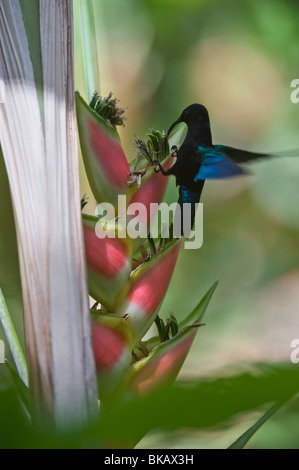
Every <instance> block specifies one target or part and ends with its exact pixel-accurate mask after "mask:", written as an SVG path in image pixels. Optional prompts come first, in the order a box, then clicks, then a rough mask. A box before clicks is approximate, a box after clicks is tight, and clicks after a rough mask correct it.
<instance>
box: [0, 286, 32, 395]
mask: <svg viewBox="0 0 299 470" xmlns="http://www.w3.org/2000/svg"><path fill="white" fill-rule="evenodd" d="M0 320H1V323H2V325H3V328H4V332H5V335H6V338H7V341H8V343H9V346H10V350H11V352H12V355H13V358H14V361H15V364H16V367H17V370H18V372H19V375H20V377H21V379H22V380H23V382H24V384H25V385H27V387H28V370H27V364H26V360H25V357H24V354H23V351H22V348H21V345H20V342H19V338H18V336H17V333H16V330H15V327H14V325H13V322H12V319H11V316H10V314H9V311H8V308H7V305H6V302H5V299H4V296H3V293H2V290H1V289H0Z"/></svg>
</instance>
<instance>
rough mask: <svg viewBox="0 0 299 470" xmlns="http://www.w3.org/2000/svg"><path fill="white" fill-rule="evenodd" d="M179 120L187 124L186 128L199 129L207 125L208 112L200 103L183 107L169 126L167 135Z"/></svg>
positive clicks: (208, 120) (208, 124)
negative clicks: (178, 115)
mask: <svg viewBox="0 0 299 470" xmlns="http://www.w3.org/2000/svg"><path fill="white" fill-rule="evenodd" d="M180 122H184V123H185V124H187V126H188V128H194V129H200V128H203V127H206V126H208V127H209V126H210V119H209V113H208V111H207V109H206V108H205V107H204V106H203V105H202V104H197V103H195V104H190V106H188V107H187V108H185V109H184V111H183V112H182V114H181V115H180V117H179V118H178V119H177V120H176V121H175V122H174V123H173V124H172V125H171V126H170V128H169V129H168V132H167V136H169V134H170V132H171V131H172V129H173V128H174V127H175V126H176V125H177V124H179V123H180Z"/></svg>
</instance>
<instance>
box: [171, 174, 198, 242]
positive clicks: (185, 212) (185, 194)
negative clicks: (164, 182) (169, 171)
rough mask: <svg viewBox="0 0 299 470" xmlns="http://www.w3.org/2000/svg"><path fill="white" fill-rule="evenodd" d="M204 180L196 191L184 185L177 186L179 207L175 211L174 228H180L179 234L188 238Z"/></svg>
mask: <svg viewBox="0 0 299 470" xmlns="http://www.w3.org/2000/svg"><path fill="white" fill-rule="evenodd" d="M203 185H204V180H202V181H201V182H200V184H199V185H198V189H196V191H191V190H190V189H187V188H186V186H184V185H181V186H180V187H179V199H178V204H179V208H178V210H177V211H176V213H175V217H174V226H175V229H176V230H180V235H181V236H185V237H186V238H188V237H189V236H190V232H191V230H192V228H193V225H194V219H195V214H196V209H197V204H198V203H199V201H200V196H201V193H202V189H203Z"/></svg>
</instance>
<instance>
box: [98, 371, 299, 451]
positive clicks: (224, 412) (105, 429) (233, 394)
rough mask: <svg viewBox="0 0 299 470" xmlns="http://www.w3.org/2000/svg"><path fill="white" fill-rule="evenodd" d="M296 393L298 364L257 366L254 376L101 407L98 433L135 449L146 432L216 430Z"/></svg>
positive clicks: (203, 382) (181, 387)
mask: <svg viewBox="0 0 299 470" xmlns="http://www.w3.org/2000/svg"><path fill="white" fill-rule="evenodd" d="M298 391H299V373H298V368H297V366H296V365H293V364H291V365H290V364H289V363H287V364H286V363H282V364H278V365H273V366H271V367H270V366H266V365H258V366H256V371H255V372H254V373H248V372H246V373H242V374H239V375H235V376H231V377H224V378H219V379H206V380H204V379H203V380H201V381H200V382H199V383H194V382H193V383H192V382H186V383H177V384H175V385H174V386H172V387H166V388H163V389H159V390H157V391H155V392H153V393H151V394H149V395H147V396H145V397H141V398H136V397H134V398H133V397H131V399H128V398H125V399H123V400H119V401H117V402H113V404H112V406H109V407H106V408H102V412H101V415H100V418H99V421H98V424H97V431H98V433H99V434H100V435H101V436H103V435H105V436H106V438H108V439H109V438H114V439H115V440H116V441H117V440H119V441H121V442H127V444H128V445H131V446H134V445H136V443H137V442H138V441H139V440H140V439H141V438H142V437H143V436H144V435H145V434H146V433H147V432H148V431H151V430H156V429H168V430H175V429H180V428H186V427H189V428H195V429H204V428H209V427H211V426H217V425H218V426H219V425H222V424H223V423H225V422H226V421H227V420H229V419H231V418H232V417H234V416H236V415H238V414H239V413H244V412H248V411H251V410H255V409H257V408H259V407H260V406H262V405H265V404H267V403H271V402H274V401H283V400H286V399H287V398H289V397H291V396H292V395H294V394H295V393H297V392H298ZM141 417H142V419H141Z"/></svg>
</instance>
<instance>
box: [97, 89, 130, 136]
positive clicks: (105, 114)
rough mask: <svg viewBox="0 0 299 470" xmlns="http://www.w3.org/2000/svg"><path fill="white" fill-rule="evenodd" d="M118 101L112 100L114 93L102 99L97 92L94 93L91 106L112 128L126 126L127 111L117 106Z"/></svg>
mask: <svg viewBox="0 0 299 470" xmlns="http://www.w3.org/2000/svg"><path fill="white" fill-rule="evenodd" d="M117 103H118V100H117V99H116V98H112V92H110V93H109V95H108V96H106V97H104V98H102V97H101V96H100V95H99V93H98V92H97V91H95V92H94V94H93V96H92V98H91V101H90V103H89V106H90V107H91V108H92V109H93V110H94V111H95V112H96V113H97V114H98V115H99V116H101V117H102V118H104V119H105V120H106V123H107V124H108V125H109V126H111V127H116V126H124V125H125V124H124V121H125V120H126V117H125V116H124V114H125V110H124V109H122V108H119V107H118V106H117Z"/></svg>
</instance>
